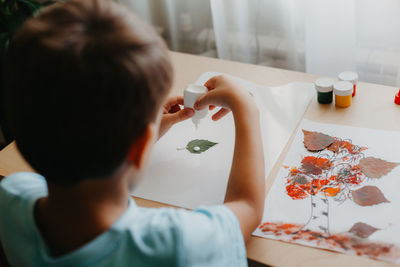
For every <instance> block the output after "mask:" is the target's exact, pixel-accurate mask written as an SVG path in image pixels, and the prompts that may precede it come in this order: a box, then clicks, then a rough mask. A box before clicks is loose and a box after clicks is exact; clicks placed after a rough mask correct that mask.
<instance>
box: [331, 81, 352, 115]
mask: <svg viewBox="0 0 400 267" xmlns="http://www.w3.org/2000/svg"><path fill="white" fill-rule="evenodd" d="M333 92H334V93H335V105H336V106H337V107H341V108H347V107H350V106H351V98H352V94H353V84H352V83H351V82H347V81H339V82H336V83H335V84H334V85H333Z"/></svg>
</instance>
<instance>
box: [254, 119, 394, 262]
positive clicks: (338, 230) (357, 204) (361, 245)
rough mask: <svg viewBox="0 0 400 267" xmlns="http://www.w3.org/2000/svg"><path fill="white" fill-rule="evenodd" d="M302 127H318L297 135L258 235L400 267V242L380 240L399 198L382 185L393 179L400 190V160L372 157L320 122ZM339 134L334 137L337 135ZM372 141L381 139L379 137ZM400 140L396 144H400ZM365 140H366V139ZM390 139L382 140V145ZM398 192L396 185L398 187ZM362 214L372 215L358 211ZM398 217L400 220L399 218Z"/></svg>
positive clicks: (387, 227)
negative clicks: (387, 210)
mask: <svg viewBox="0 0 400 267" xmlns="http://www.w3.org/2000/svg"><path fill="white" fill-rule="evenodd" d="M302 125H313V127H311V128H307V127H302V126H301V128H300V130H299V132H298V133H297V134H296V137H295V140H294V141H293V142H294V144H292V147H293V146H295V149H293V148H291V149H290V150H289V152H288V156H287V157H286V160H285V161H284V164H283V167H282V169H281V171H280V172H279V174H278V176H277V177H276V180H275V182H274V184H273V187H272V189H271V190H270V192H269V194H268V196H267V199H266V202H265V203H266V209H265V212H264V216H263V217H264V218H263V223H262V224H261V225H260V226H259V228H258V229H257V230H256V231H255V234H256V235H257V236H264V237H268V238H272V239H277V240H281V241H286V242H292V243H299V244H303V245H308V246H313V247H317V248H323V249H328V250H334V251H339V252H343V253H348V254H356V255H360V256H361V255H363V256H367V257H370V258H373V259H380V260H385V261H390V262H397V263H400V242H399V244H394V243H391V242H393V240H388V242H384V241H383V240H382V236H380V233H382V231H386V230H387V229H388V230H391V227H392V225H393V222H385V223H383V222H381V221H383V220H386V218H387V214H389V213H388V212H386V209H387V207H388V205H392V198H393V196H394V195H397V194H396V193H395V194H393V192H391V193H390V194H389V193H386V191H387V190H388V187H387V186H386V187H382V185H383V184H384V182H385V179H388V178H385V177H389V176H393V177H391V179H392V180H391V182H392V183H394V182H396V181H398V184H397V188H400V179H398V178H397V177H396V175H395V174H393V175H391V174H392V173H397V176H398V175H399V172H398V170H397V171H396V169H397V167H398V166H400V164H399V163H398V162H400V155H399V157H397V158H398V159H399V160H398V161H397V162H391V161H387V160H386V159H383V158H378V157H374V156H370V154H371V153H372V152H369V151H370V149H369V148H368V147H367V146H365V145H359V144H356V142H353V141H352V140H351V139H347V138H342V137H340V136H335V135H333V134H329V132H324V131H323V130H315V129H317V128H318V127H316V126H314V125H319V124H318V123H314V122H308V121H307V122H306V123H305V122H304V120H303V123H302ZM320 125H323V126H324V127H323V128H325V129H326V128H329V127H327V126H326V125H324V124H320ZM331 127H337V128H340V129H343V130H342V131H341V132H342V133H347V132H350V133H351V132H352V130H353V129H352V128H350V127H347V126H331ZM334 129H335V131H333V132H337V130H336V128H334ZM357 133H358V132H357ZM356 136H357V134H356ZM370 136H372V137H373V138H378V137H377V134H376V133H374V134H371V135H370ZM399 136H400V134H399ZM399 136H397V137H396V138H394V140H396V141H397V140H398V137H399ZM360 139H362V140H366V139H365V138H364V136H363V138H360ZM384 139H385V138H384V137H382V136H381V137H379V140H384ZM374 141H375V140H374ZM381 142H383V141H381ZM374 144H375V146H374V149H378V148H379V141H378V140H377V141H375V142H374ZM376 144H378V145H376ZM395 144H397V142H396V143H395ZM387 147H389V148H390V146H387ZM399 147H400V145H399ZM292 151H296V152H297V154H293V152H292ZM394 151H396V150H394ZM366 154H368V156H366ZM379 155H385V154H384V153H379ZM299 157H300V158H299ZM391 158H396V157H394V156H391ZM399 169H400V168H399ZM395 177H396V178H397V179H396V178H395ZM393 187H394V188H395V187H396V186H394V184H393ZM276 188H279V191H277V189H276ZM282 198H283V199H282ZM278 199H281V201H280V202H279V209H278V208H276V207H273V203H278V201H279V200H278ZM290 201H292V202H293V204H291V202H290ZM283 202H284V203H285V204H283ZM294 202H296V203H299V204H294ZM300 203H302V204H300ZM398 204H400V197H399V200H398ZM299 207H304V212H303V214H304V215H301V214H302V211H301V210H300V208H299ZM285 209H287V210H288V211H289V210H290V213H289V212H288V213H286V211H285ZM342 209H346V212H342V211H341V210H342ZM356 209H370V210H368V211H367V210H365V212H358V211H357V210H356ZM333 210H335V211H334V212H333ZM396 210H397V209H396ZM377 211H382V214H381V215H378V214H377ZM383 211H385V212H383ZM395 212H396V211H395ZM345 214H346V216H345ZM279 218H281V219H282V220H280V219H279ZM293 218H297V219H295V220H294V219H293ZM300 218H303V219H300ZM395 218H397V217H395V216H393V219H395ZM360 220H361V221H360ZM347 221H348V226H347V227H343V225H344V223H343V222H347ZM395 222H397V221H395ZM399 231H400V225H399ZM396 233H397V232H396ZM374 237H376V240H375V239H374ZM371 238H372V239H371Z"/></svg>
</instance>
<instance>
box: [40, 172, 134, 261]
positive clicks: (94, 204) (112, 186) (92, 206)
mask: <svg viewBox="0 0 400 267" xmlns="http://www.w3.org/2000/svg"><path fill="white" fill-rule="evenodd" d="M129 169H130V168H129V166H123V167H121V169H120V170H119V171H118V172H117V173H116V175H114V176H113V177H110V178H99V179H88V180H84V181H82V182H80V183H78V184H76V185H73V186H59V185H55V184H52V183H48V189H49V195H48V197H45V198H42V199H40V200H39V201H38V202H37V204H36V207H35V220H36V223H37V225H38V228H39V230H40V232H41V234H42V236H43V238H44V240H45V241H46V243H47V245H48V247H49V248H51V252H52V254H53V255H54V256H57V255H62V254H65V253H67V252H69V251H72V250H74V249H76V248H78V247H80V246H82V245H84V244H85V243H87V242H89V241H90V240H92V239H94V238H95V237H97V236H98V235H100V234H101V233H103V232H105V231H106V230H107V229H109V228H110V226H111V225H112V224H113V223H114V222H115V221H116V220H117V219H118V218H119V217H120V216H121V215H122V214H123V213H124V212H125V211H126V209H127V207H128V199H129V197H130V194H129V186H128V181H129V177H128V176H129V173H130V171H129Z"/></svg>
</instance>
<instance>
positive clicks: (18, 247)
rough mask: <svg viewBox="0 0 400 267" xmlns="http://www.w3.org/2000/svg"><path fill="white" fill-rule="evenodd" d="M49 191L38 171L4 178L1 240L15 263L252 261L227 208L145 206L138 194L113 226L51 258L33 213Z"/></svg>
mask: <svg viewBox="0 0 400 267" xmlns="http://www.w3.org/2000/svg"><path fill="white" fill-rule="evenodd" d="M46 195H47V186H46V182H45V180H44V178H43V177H42V176H40V175H38V174H35V173H27V172H24V173H16V174H13V175H10V176H8V177H7V178H4V180H3V181H2V182H1V183H0V240H1V243H2V246H3V249H4V252H5V254H6V256H7V259H8V261H9V263H10V264H11V265H13V266H14V265H15V266H76V267H77V266H196V267H197V266H218V267H223V266H247V260H246V250H245V245H244V241H243V237H242V233H241V231H240V226H239V222H238V220H237V218H236V217H235V215H234V214H233V213H232V212H231V211H230V210H229V209H228V208H226V207H224V206H213V207H201V208H199V209H197V210H195V211H186V210H183V209H173V208H157V209H152V208H141V207H138V206H136V204H135V202H134V200H133V199H129V206H128V209H127V210H126V211H125V213H124V214H123V215H121V217H120V218H119V219H118V220H117V221H116V222H114V224H113V225H112V226H111V227H110V229H109V230H108V231H106V232H104V233H102V234H101V235H99V236H98V237H96V238H95V239H93V240H92V241H90V242H89V243H87V244H86V245H84V246H82V247H80V248H78V249H76V250H75V251H73V252H71V253H68V254H66V255H63V256H60V257H52V256H51V254H50V253H49V249H48V247H47V246H46V243H45V242H44V241H43V239H42V237H41V235H40V232H39V230H38V229H37V226H36V224H35V221H34V215H33V209H34V205H35V202H36V200H38V199H39V198H40V197H43V196H46ZM71 220H73V218H71Z"/></svg>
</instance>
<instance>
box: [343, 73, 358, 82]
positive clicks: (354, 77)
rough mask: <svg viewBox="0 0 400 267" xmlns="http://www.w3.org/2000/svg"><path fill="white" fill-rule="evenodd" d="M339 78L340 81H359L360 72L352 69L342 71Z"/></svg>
mask: <svg viewBox="0 0 400 267" xmlns="http://www.w3.org/2000/svg"><path fill="white" fill-rule="evenodd" d="M338 78H339V80H340V81H348V82H351V83H353V84H355V83H357V81H358V74H357V73H355V72H352V71H345V72H342V73H340V74H339V76H338Z"/></svg>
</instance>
